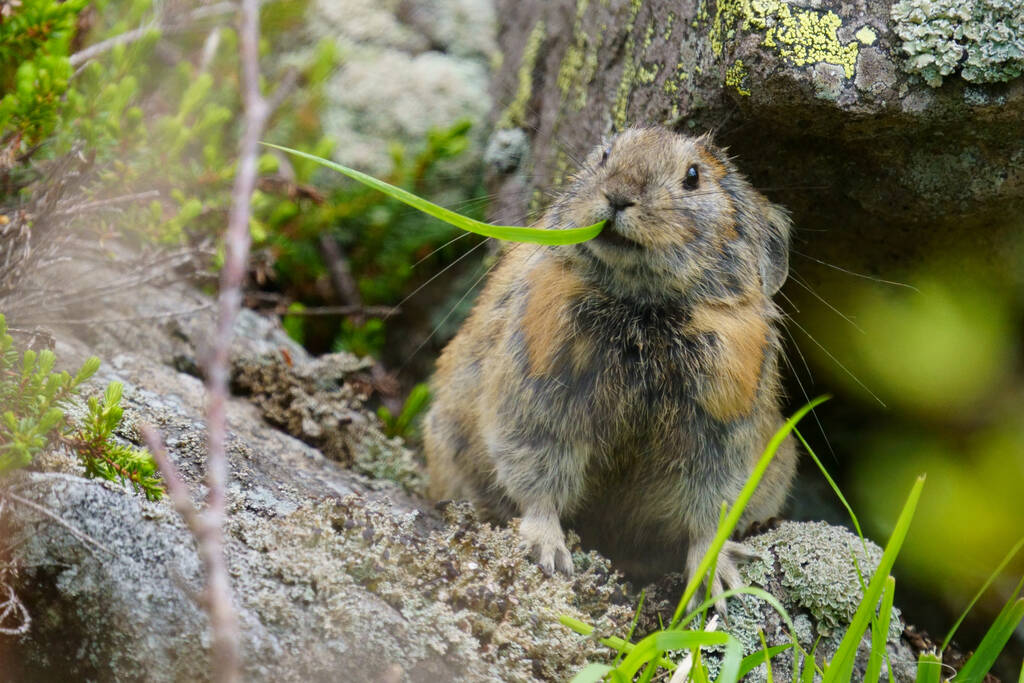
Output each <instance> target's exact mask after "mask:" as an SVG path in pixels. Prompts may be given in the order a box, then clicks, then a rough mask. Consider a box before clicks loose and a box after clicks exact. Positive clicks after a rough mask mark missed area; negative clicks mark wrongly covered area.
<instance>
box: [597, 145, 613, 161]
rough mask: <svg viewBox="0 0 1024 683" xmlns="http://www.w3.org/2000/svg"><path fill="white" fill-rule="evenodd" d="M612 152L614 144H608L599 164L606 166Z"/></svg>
mask: <svg viewBox="0 0 1024 683" xmlns="http://www.w3.org/2000/svg"><path fill="white" fill-rule="evenodd" d="M611 154H612V146H611V145H608V146H607V147H605V148H604V151H603V152H601V162H600V163H599V164H598V165H599V166H604V165H605V163H607V162H608V157H609V156H611Z"/></svg>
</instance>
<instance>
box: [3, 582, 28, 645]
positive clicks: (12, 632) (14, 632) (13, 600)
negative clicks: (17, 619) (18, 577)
mask: <svg viewBox="0 0 1024 683" xmlns="http://www.w3.org/2000/svg"><path fill="white" fill-rule="evenodd" d="M3 586H4V588H6V589H7V599H6V600H5V601H3V602H2V603H0V608H3V612H2V613H0V633H3V634H4V635H8V636H20V635H21V634H22V633H28V629H29V627H30V626H31V625H32V616H31V615H30V614H29V613H28V610H27V609H25V605H24V604H23V603H22V602H21V600H20V599H19V598H18V596H17V595H16V594H15V593H14V589H13V588H11V586H10V585H9V584H6V583H5V584H3ZM12 611H14V612H15V613H17V612H21V623H20V624H19V625H18V626H16V627H15V628H8V627H7V626H2V624H3V623H4V621H6V620H7V617H8V615H10V613H11V612H12Z"/></svg>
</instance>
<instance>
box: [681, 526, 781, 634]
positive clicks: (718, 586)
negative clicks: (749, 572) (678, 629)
mask: <svg viewBox="0 0 1024 683" xmlns="http://www.w3.org/2000/svg"><path fill="white" fill-rule="evenodd" d="M709 545H710V540H709V541H708V542H706V543H695V544H692V545H691V546H690V550H689V551H688V552H687V555H686V577H687V580H689V579H690V578H691V577H693V575H694V574H695V573H696V572H697V568H698V566H699V565H700V562H701V560H702V559H704V554H705V553H706V552H707V548H708V546H709ZM763 558H764V556H763V555H762V554H761V553H760V552H758V551H756V550H753V549H752V548H750V547H749V546H746V545H744V544H742V543H737V542H736V541H726V542H725V545H724V546H723V547H722V551H721V552H720V553H719V554H718V562H716V563H715V575H714V577H712V579H711V597H715V596H716V595H719V594H721V593H722V591H723V590H726V589H730V588H742V587H743V586H746V585H747V583H746V582H745V581H744V580H743V577H741V576H740V571H739V565H741V564H745V563H747V562H750V561H751V560H760V559H763ZM705 582H706V579H705ZM702 587H706V583H705V584H703V585H702ZM705 594H706V593H705V591H703V590H699V591H697V593H696V594H695V595H694V596H693V598H691V599H690V604H689V605H688V609H689V610H690V611H693V610H695V609H697V607H698V606H699V605H700V604H701V603H702V602H704V596H705ZM725 602H726V601H725V600H724V599H722V600H718V601H717V602H716V603H715V611H716V612H718V613H719V614H720V615H722V618H723V619H725V620H726V621H728V619H729V612H728V608H727V606H726V604H725Z"/></svg>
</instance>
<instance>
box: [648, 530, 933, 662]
mask: <svg viewBox="0 0 1024 683" xmlns="http://www.w3.org/2000/svg"><path fill="white" fill-rule="evenodd" d="M744 543H745V544H747V545H748V546H749V547H750V548H752V549H754V550H757V551H759V552H761V553H762V554H763V556H764V559H763V560H754V561H752V562H750V563H748V564H746V565H743V566H741V568H740V573H741V574H742V576H743V579H744V580H745V581H747V582H749V583H750V584H751V585H754V586H758V587H761V588H764V589H765V590H767V591H768V592H769V593H771V594H772V595H773V596H775V597H776V598H777V599H778V600H779V602H780V603H781V604H782V606H783V608H784V609H785V611H786V613H787V614H788V615H789V618H790V619H791V620H792V621H793V625H794V628H795V634H791V633H790V632H789V627H788V625H787V624H786V621H785V620H784V619H783V618H782V616H781V615H780V614H779V613H778V612H776V611H775V609H774V608H773V607H771V606H770V605H769V604H768V603H766V602H765V601H763V600H761V599H760V598H758V597H755V596H752V595H740V596H737V597H736V598H730V599H729V601H728V613H729V616H728V625H727V627H726V628H725V630H727V631H728V632H729V633H730V634H732V635H733V636H735V637H736V639H737V640H739V641H740V644H741V645H742V646H743V654H744V655H749V654H752V653H754V652H757V651H758V650H760V649H761V648H762V644H761V634H762V633H763V634H764V639H765V642H767V644H768V645H769V646H775V645H785V644H788V643H791V642H792V641H793V636H794V635H795V636H796V639H797V641H798V642H799V643H800V646H801V647H802V648H803V649H804V650H805V651H806V652H811V651H812V650H813V651H814V653H815V657H816V658H817V659H818V660H819V661H825V660H828V659H829V658H831V657H832V656H833V655H834V654H835V652H836V650H837V648H838V647H839V643H840V642H841V640H842V638H843V636H844V635H845V633H846V628H847V624H849V623H850V619H851V618H852V617H853V615H854V613H855V612H856V610H857V607H858V606H859V605H860V602H861V596H862V595H863V590H862V588H861V583H860V579H859V578H858V574H857V572H858V568H859V570H860V573H861V576H863V577H864V581H865V582H867V581H870V579H871V576H872V574H874V572H875V570H876V569H877V567H878V562H879V560H880V559H881V556H882V550H881V548H879V547H878V546H877V545H875V544H874V543H872V542H870V541H867V542H866V544H862V543H861V540H860V539H859V538H858V537H857V536H854V535H853V534H851V533H850V532H848V531H846V530H845V529H842V528H841V527H834V526H830V525H828V524H825V523H823V522H817V523H812V522H802V523H796V522H783V523H781V524H780V525H779V526H778V527H776V528H775V529H772V530H771V531H768V532H766V533H764V534H761V535H759V536H754V537H751V538H748V539H746V540H745V541H744ZM673 576H674V577H675V578H674V579H667V580H664V581H662V582H659V583H658V584H657V585H656V586H653V587H648V589H647V595H648V604H647V605H646V606H645V608H644V612H643V615H642V617H641V622H640V629H641V630H644V629H646V630H652V629H653V628H654V627H655V626H656V625H657V624H658V623H659V617H660V619H661V621H667V620H668V619H671V617H672V612H673V610H674V609H675V607H676V602H675V601H676V600H678V597H679V595H680V594H681V593H682V590H683V586H684V584H683V582H682V580H681V577H679V576H678V575H673ZM902 631H903V627H902V620H901V618H900V613H899V610H896V609H894V610H893V618H892V623H891V625H890V629H889V638H888V642H887V643H886V649H887V651H888V652H889V656H890V660H891V662H892V665H893V673H894V675H895V679H896V680H897V681H912V680H914V671H915V669H914V656H913V654H912V653H911V651H910V649H909V647H908V646H907V645H906V643H904V642H903V641H902V640H901V638H900V635H901V633H902ZM868 647H869V644H868V642H867V640H864V641H863V642H862V644H861V647H860V649H859V651H858V655H857V660H856V664H855V669H854V678H853V680H862V679H863V675H864V669H865V667H866V664H867V654H868ZM707 662H708V663H709V665H710V666H711V668H712V669H713V671H712V673H717V669H715V666H716V663H715V659H714V657H713V656H712V657H710V658H708V659H707ZM792 662H793V655H792V652H790V651H787V652H786V653H784V654H782V655H779V656H777V657H776V658H775V659H773V660H772V673H773V676H774V679H775V680H790V679H791V678H792ZM858 673H859V678H858ZM744 680H748V681H764V680H766V672H765V667H764V666H763V665H762V666H760V667H758V668H757V669H755V670H754V671H752V672H751V673H750V675H749V677H748V678H746V679H744Z"/></svg>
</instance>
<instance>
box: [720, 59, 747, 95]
mask: <svg viewBox="0 0 1024 683" xmlns="http://www.w3.org/2000/svg"><path fill="white" fill-rule="evenodd" d="M748 75H749V74H748V73H747V67H745V66H743V60H742V59H737V60H736V61H735V62H733V65H732V66H730V67H729V68H728V69H727V70H726V72H725V84H726V85H731V86H733V87H734V88H736V92H738V93H739V94H741V95H747V96H749V95H750V90H749V88H748V86H747V76H748Z"/></svg>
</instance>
